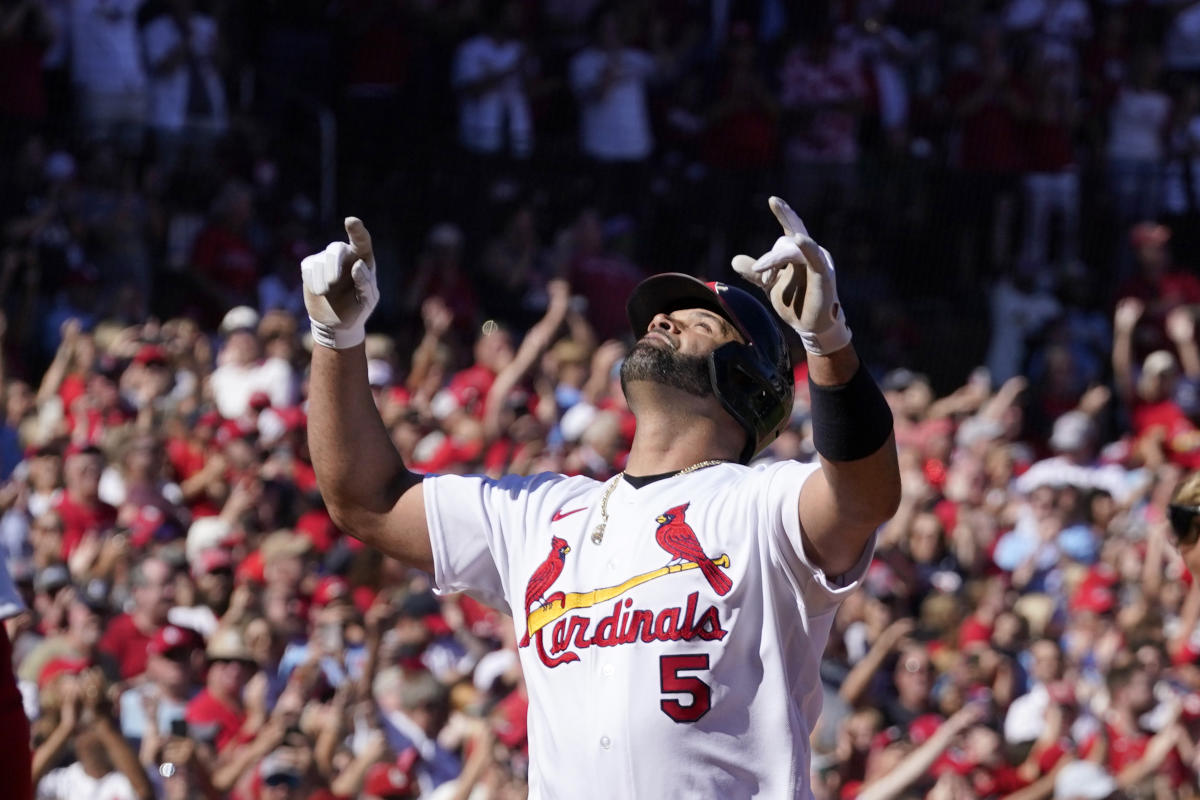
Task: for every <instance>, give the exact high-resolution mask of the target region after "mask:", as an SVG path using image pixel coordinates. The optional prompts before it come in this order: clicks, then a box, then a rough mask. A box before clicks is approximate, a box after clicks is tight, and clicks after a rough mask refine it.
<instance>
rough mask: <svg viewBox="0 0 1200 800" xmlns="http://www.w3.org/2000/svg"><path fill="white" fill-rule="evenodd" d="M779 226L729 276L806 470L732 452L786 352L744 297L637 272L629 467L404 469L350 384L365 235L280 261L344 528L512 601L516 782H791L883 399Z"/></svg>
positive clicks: (894, 492) (798, 794) (612, 792)
mask: <svg viewBox="0 0 1200 800" xmlns="http://www.w3.org/2000/svg"><path fill="white" fill-rule="evenodd" d="M771 208H772V210H773V211H774V213H775V215H776V217H777V218H778V219H779V222H780V224H781V225H782V226H783V236H781V237H780V238H779V239H778V240H777V241H776V243H775V246H774V248H773V249H772V250H771V252H769V253H767V254H766V255H764V256H762V257H761V258H758V259H753V258H750V257H748V256H738V257H736V258H735V259H734V268H735V269H736V270H737V271H738V272H739V273H740V274H742V275H744V276H745V277H747V278H748V279H750V280H751V281H752V282H753V283H755V284H757V285H758V286H760V287H762V288H763V289H764V290H765V291H766V293H767V295H768V296H769V297H770V303H771V305H772V306H773V307H774V310H775V312H776V313H777V314H778V316H779V318H781V319H782V320H783V321H784V322H786V323H787V324H788V325H789V326H791V327H792V328H793V329H795V330H796V331H797V332H798V333H799V334H800V337H801V339H802V340H803V342H804V346H805V348H806V350H807V351H808V354H807V358H808V366H809V376H810V389H811V395H812V417H813V429H814V439H815V444H816V448H817V451H818V453H819V454H820V459H819V463H814V464H801V463H796V462H783V463H774V464H769V465H756V466H753V467H752V466H748V462H749V461H750V460H751V459H752V457H753V456H754V455H755V453H757V452H758V451H759V450H760V449H762V448H763V447H764V446H765V445H767V444H768V443H769V442H770V441H772V440H773V439H774V438H775V437H776V436H777V435H778V434H779V432H780V431H781V430H782V429H783V428H784V427H785V426H786V424H787V422H788V418H789V415H790V413H791V409H792V398H793V377H792V365H791V362H790V358H789V355H788V349H787V346H786V342H785V340H784V337H783V335H782V332H781V329H780V327H779V326H778V324H777V322H776V319H775V315H773V314H772V313H771V312H770V311H769V310H768V309H767V308H766V306H765V305H764V304H763V303H761V302H760V301H759V300H757V299H756V298H755V297H754V296H753V295H752V294H751V293H750V292H747V291H743V290H742V289H738V288H735V287H732V286H728V285H726V284H724V283H703V282H701V281H699V280H696V279H694V278H691V277H689V276H686V275H682V274H675V273H668V274H662V275H655V276H653V277H650V278H648V279H646V280H645V281H644V282H643V283H641V284H640V285H639V286H638V287H637V288H636V289H635V291H634V292H633V295H632V296H631V297H630V298H629V300H628V304H627V310H628V316H629V320H630V323H631V324H632V326H633V330H634V333H635V335H636V336H638V337H639V338H638V341H637V344H636V345H635V346H634V348H633V349H632V351H631V352H630V354H629V356H628V357H627V358H626V359H625V361H624V363H623V365H622V368H621V378H622V384H623V386H624V389H625V394H626V396H627V398H628V401H629V407H630V408H631V409H632V411H633V413H634V415H635V416H636V418H637V432H636V435H635V436H634V440H633V445H632V449H631V451H630V454H629V459H628V465H627V467H626V469H625V471H624V472H623V473H622V474H620V475H617V476H616V477H614V478H612V479H610V480H608V481H605V482H597V481H595V480H593V479H591V478H587V477H567V476H564V475H557V474H540V475H532V476H519V475H511V476H506V477H504V478H501V479H499V480H494V479H491V478H487V477H483V476H457V475H444V476H429V477H424V478H423V477H422V476H420V475H416V474H413V473H411V472H409V471H408V470H407V469H406V468H405V466H404V464H403V463H402V462H401V459H400V456H399V455H398V454H397V453H396V451H395V449H394V448H393V447H392V445H391V443H390V441H389V439H388V436H387V433H386V431H385V429H384V426H383V424H382V422H381V421H380V418H379V415H378V413H376V411H375V405H374V402H373V401H372V398H371V392H370V389H369V387H368V385H367V377H366V359H365V357H364V352H363V346H362V342H363V337H364V327H363V326H364V323H365V322H366V319H367V316H368V315H369V314H370V313H371V309H372V308H373V307H374V305H375V302H376V300H377V299H378V290H377V288H376V282H375V269H376V267H375V262H374V259H373V256H372V250H371V239H370V236H369V235H368V233H367V231H366V229H365V228H364V227H363V224H362V222H360V221H359V220H358V219H355V218H353V217H351V218H349V219H347V220H346V232H347V234H348V235H349V242H334V243H332V244H330V245H329V246H328V247H327V248H326V249H325V251H324V252H322V253H318V254H315V255H311V256H309V257H307V258H305V259H304V261H303V262H302V264H301V268H302V273H303V280H304V290H305V302H306V304H307V307H308V312H309V315H310V317H311V319H312V332H313V338H314V339H315V341H316V343H317V344H318V345H319V346H318V347H315V348H314V352H313V360H312V373H311V384H310V406H309V413H310V417H309V431H308V435H309V441H310V445H311V450H312V456H313V463H314V466H315V467H316V473H317V479H318V481H319V484H320V488H321V491H322V493H323V494H324V497H325V499H326V502H327V503H328V506H329V510H330V512H331V513H332V515H333V517H334V519H335V520H336V522H337V523H338V525H339V526H341V527H342V529H344V530H346V531H348V532H350V533H351V534H353V535H354V536H356V537H358V538H359V539H361V540H363V541H364V542H366V543H368V544H371V545H373V546H375V547H377V548H379V549H380V550H382V551H384V552H386V553H388V554H389V555H392V556H394V557H396V558H398V559H401V560H402V561H405V562H407V563H409V564H412V565H415V566H417V567H420V568H423V569H425V570H428V571H429V572H431V573H432V574H433V575H434V579H435V581H436V585H437V588H438V589H439V591H442V592H460V591H465V592H470V593H472V594H473V595H475V596H477V597H480V598H482V599H484V600H486V601H487V602H489V603H491V604H493V605H495V606H498V607H500V608H503V609H506V610H508V611H509V612H511V614H512V615H513V618H514V624H515V626H516V635H517V640H518V642H519V647H518V649H519V653H520V657H521V664H522V667H523V670H524V674H525V680H526V683H527V686H528V692H529V697H530V711H529V749H530V761H531V763H530V775H529V786H530V796H531V797H533V798H572V799H573V800H574V799H577V798H591V797H605V798H608V797H626V798H708V797H711V798H725V799H728V800H732V799H733V798H743V797H770V798H784V797H787V798H809V797H811V796H812V793H811V790H810V788H809V744H808V739H809V733H810V732H811V730H812V728H813V726H814V724H815V723H816V719H817V716H818V714H819V712H820V705H821V690H820V682H819V677H818V666H819V662H820V658H821V653H822V650H823V649H824V647H825V642H826V639H827V638H828V635H829V630H830V626H831V624H832V622H833V616H834V613H835V611H836V609H837V607H838V604H839V603H840V601H841V600H842V599H843V598H844V597H845V596H846V594H847V593H849V592H851V591H853V589H854V588H855V587H856V586H857V584H858V582H859V580H860V579H861V577H862V575H863V573H864V571H865V569H866V567H867V565H868V563H869V561H870V558H871V555H872V551H873V547H874V531H875V529H876V528H877V527H878V526H879V525H880V524H882V523H883V522H884V521H885V520H886V519H887V518H888V517H889V516H890V515H891V514H892V512H893V510H894V509H895V507H896V505H897V503H898V501H899V494H900V481H899V470H898V467H897V462H896V450H895V444H894V441H893V437H892V418H891V414H890V412H889V410H888V407H887V404H886V403H885V402H884V399H883V397H882V395H881V393H880V392H879V389H878V388H877V387H876V385H875V383H874V381H873V380H872V379H871V378H870V376H869V375H868V373H867V372H866V370H865V369H864V368H863V367H862V366H861V365H860V363H859V360H858V357H857V355H856V354H855V351H854V348H853V347H852V346H851V345H850V339H851V336H850V330H849V328H848V327H847V326H846V322H845V316H844V314H843V312H842V308H841V305H840V303H839V302H838V297H837V289H836V286H835V283H834V269H833V263H832V260H831V258H830V256H829V254H828V253H827V252H826V251H824V250H823V249H822V248H820V247H819V246H818V245H817V244H816V243H815V242H814V241H813V240H812V238H811V237H810V236H809V235H808V232H807V231H806V230H805V228H804V225H803V224H802V223H801V221H800V219H799V218H798V217H797V216H796V215H795V214H794V213H793V212H792V210H791V209H790V208H789V207H788V206H787V204H786V203H784V202H783V201H781V200H779V199H777V198H772V199H771Z"/></svg>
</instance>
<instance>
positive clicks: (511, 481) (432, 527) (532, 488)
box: [423, 474, 559, 613]
mask: <svg viewBox="0 0 1200 800" xmlns="http://www.w3.org/2000/svg"><path fill="white" fill-rule="evenodd" d="M556 477H559V476H553V475H549V474H542V475H534V476H522V475H507V476H505V477H503V478H500V479H498V480H497V479H493V478H488V477H485V476H481V475H436V476H429V477H427V478H425V480H424V481H423V491H424V492H425V516H426V520H427V522H428V525H429V541H430V545H431V546H432V548H433V567H434V585H435V587H436V588H437V590H438V591H439V592H443V593H450V592H470V593H471V594H472V595H474V596H475V597H477V598H479V599H480V600H481V601H483V602H485V603H487V604H488V605H491V606H493V607H495V608H499V609H501V610H503V611H505V612H506V613H511V612H509V604H508V599H507V598H508V592H507V589H508V581H509V577H508V576H509V573H510V569H509V566H510V564H511V563H512V561H513V559H515V558H518V557H519V556H520V553H521V550H522V548H523V547H524V543H525V527H526V525H525V519H526V513H527V508H528V506H529V504H530V498H531V497H532V496H533V495H534V494H535V493H537V492H538V490H539V489H542V488H545V487H546V486H547V485H548V484H550V483H552V482H553V481H554V479H555V478H556Z"/></svg>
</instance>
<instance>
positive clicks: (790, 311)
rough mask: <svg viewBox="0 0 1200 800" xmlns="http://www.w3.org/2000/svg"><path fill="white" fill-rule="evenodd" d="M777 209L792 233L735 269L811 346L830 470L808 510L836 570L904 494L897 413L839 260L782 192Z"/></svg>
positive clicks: (804, 507)
mask: <svg viewBox="0 0 1200 800" xmlns="http://www.w3.org/2000/svg"><path fill="white" fill-rule="evenodd" d="M771 210H772V211H773V212H774V213H775V217H776V218H777V219H778V220H779V223H780V225H782V226H783V231H784V235H783V236H781V237H779V239H777V240H776V242H775V246H774V247H773V248H772V249H771V252H770V253H768V254H766V255H764V256H762V257H761V258H759V259H758V260H757V261H754V260H752V259H750V258H749V257H748V256H736V257H735V258H734V260H733V267H734V269H735V270H736V271H737V272H738V273H739V274H741V275H742V276H744V277H746V278H747V279H749V280H751V281H753V282H755V283H757V284H758V285H759V286H762V287H763V288H764V289H765V290H766V291H767V294H768V295H769V296H770V298H771V304H772V305H773V306H774V308H775V311H776V312H777V313H778V314H779V316H780V317H781V318H782V319H783V321H784V322H786V323H787V324H788V325H790V326H791V328H792V329H793V330H795V331H796V332H797V333H798V334H799V335H800V339H801V340H802V341H803V342H804V349H805V351H806V352H807V353H808V377H809V394H810V397H811V401H812V421H813V440H814V444H815V445H816V449H817V453H818V455H819V456H820V459H821V470H820V472H819V473H818V474H816V475H814V476H813V477H812V478H811V479H809V480H808V481H807V482H805V484H804V488H803V490H802V491H801V493H800V503H799V509H798V512H799V514H800V524H801V529H802V531H803V536H804V546H805V551H806V553H807V555H808V557H809V560H810V561H811V562H812V563H813V564H814V565H815V566H817V567H820V568H821V569H823V570H824V571H825V572H826V574H829V575H841V574H843V573H845V572H846V571H848V570H849V569H850V568H851V567H853V566H854V565H855V563H856V562H857V561H858V559H859V558H860V557H861V556H862V553H863V548H864V547H865V546H866V544H867V542H868V541H869V540H870V538H871V535H872V534H873V533H874V531H875V529H876V528H878V527H879V526H880V525H882V524H883V523H884V522H885V521H887V519H888V518H889V517H891V516H892V514H893V513H895V511H896V507H897V505H898V504H899V502H900V467H899V463H898V462H897V458H896V440H895V436H894V435H893V434H892V414H891V410H890V409H889V408H888V406H887V403H886V401H885V400H884V399H883V394H882V393H881V392H880V391H879V387H878V386H876V384H875V381H874V379H873V378H872V377H871V375H870V373H868V372H867V370H866V368H865V367H863V366H862V364H861V363H860V362H859V360H858V354H857V353H856V352H855V350H854V347H853V346H852V345H851V344H850V339H851V336H850V329H849V328H848V327H847V326H846V318H845V314H844V313H843V311H842V305H841V302H840V301H839V300H838V296H837V283H836V276H835V273H834V268H833V258H832V257H831V256H830V255H829V252H828V251H827V250H825V248H823V247H821V246H819V245H818V244H817V243H816V242H815V241H813V239H812V237H810V236H809V235H808V230H807V229H806V228H805V227H804V223H803V222H802V221H801V220H800V217H798V216H797V215H796V212H794V211H793V210H792V209H791V207H790V206H788V204H787V203H785V202H784V201H783V200H780V199H779V198H777V197H772V198H771Z"/></svg>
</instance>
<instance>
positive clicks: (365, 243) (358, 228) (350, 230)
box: [346, 217, 371, 263]
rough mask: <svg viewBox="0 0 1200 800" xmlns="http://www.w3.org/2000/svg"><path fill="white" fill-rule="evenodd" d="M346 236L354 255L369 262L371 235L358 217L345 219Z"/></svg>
mask: <svg viewBox="0 0 1200 800" xmlns="http://www.w3.org/2000/svg"><path fill="white" fill-rule="evenodd" d="M346 235H347V236H349V237H350V246H351V248H353V250H354V254H355V255H356V256H358V257H359V258H361V259H362V260H363V261H366V262H368V263H369V262H370V260H371V234H370V233H368V232H367V226H366V225H363V223H362V220H361V219H359V218H358V217H346Z"/></svg>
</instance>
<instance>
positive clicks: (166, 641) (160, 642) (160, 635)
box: [146, 625, 204, 656]
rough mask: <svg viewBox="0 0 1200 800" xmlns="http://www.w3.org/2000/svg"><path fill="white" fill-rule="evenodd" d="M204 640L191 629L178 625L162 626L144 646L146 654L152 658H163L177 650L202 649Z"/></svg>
mask: <svg viewBox="0 0 1200 800" xmlns="http://www.w3.org/2000/svg"><path fill="white" fill-rule="evenodd" d="M203 645H204V639H203V638H202V637H201V636H200V634H198V633H196V631H194V630H192V629H191V628H183V627H180V626H179V625H163V626H162V627H161V628H159V629H158V630H157V631H155V633H154V636H152V637H151V638H150V642H149V644H147V645H146V652H147V653H149V654H150V655H152V656H165V655H166V654H167V653H170V652H172V651H178V650H193V649H197V648H200V647H203Z"/></svg>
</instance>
